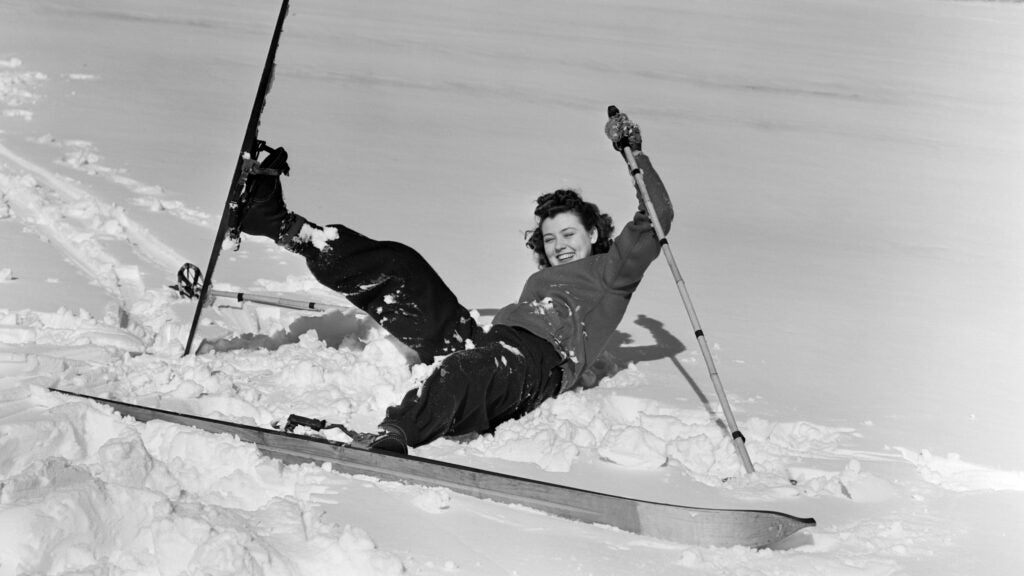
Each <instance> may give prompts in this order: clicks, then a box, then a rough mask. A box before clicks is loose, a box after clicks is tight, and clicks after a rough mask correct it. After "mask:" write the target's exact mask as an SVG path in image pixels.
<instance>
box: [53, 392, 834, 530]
mask: <svg viewBox="0 0 1024 576" xmlns="http://www.w3.org/2000/svg"><path fill="white" fill-rule="evenodd" d="M53 391H55V392H60V393H62V394H67V395H70V396H77V397H80V398H86V399H89V400H92V401H95V402H98V403H100V404H105V405H107V406H110V407H112V408H113V409H114V410H115V411H117V412H119V413H120V414H122V415H124V416H131V417H132V418H134V419H136V420H138V421H140V422H148V421H150V420H164V421H168V422H173V423H175V424H181V425H184V426H192V427H194V428H198V429H200V430H205V431H207V432H213V433H224V434H231V435H233V436H235V437H237V438H239V439H240V440H243V441H246V442H252V443H253V444H256V446H257V447H259V449H260V451H261V452H263V453H264V454H265V455H267V456H270V457H272V458H276V459H278V460H281V461H282V462H285V463H287V464H298V463H306V462H315V463H325V462H326V463H330V464H331V466H332V468H333V469H334V470H336V471H338V472H342V473H345V474H362V475H367V476H373V477H376V478H380V479H382V480H387V481H396V482H402V483H406V484H417V485H423V486H437V487H442V488H447V489H450V490H452V491H453V492H457V493H460V494H466V495H469V496H472V497H475V498H481V499H486V500H493V501H496V502H502V503H507V504H519V505H522V506H527V507H530V508H533V509H536V510H540V511H543V512H546V513H548V514H553V515H555V516H560V517H563V518H568V519H571V520H577V521H580V522H587V523H592V524H606V525H609V526H615V527H617V528H620V529H622V530H626V531H629V532H633V533H636V534H643V535H645V536H652V537H655V538H661V539H665V540H670V541H673V542H678V543H682V544H694V545H704V546H737V545H738V546H749V547H753V548H765V547H768V546H771V545H773V544H775V543H777V542H779V541H780V540H782V539H784V538H786V537H787V536H790V535H791V534H793V533H795V532H797V531H798V530H801V529H803V528H809V527H811V526H814V525H815V522H814V519H813V518H797V517H795V516H790V515H788V514H783V513H780V512H771V511H766V510H726V509H715V508H694V507H689V506H678V505H673V504H663V503H657V502H646V501H643V500H634V499H631V498H625V497H622V496H614V495H610V494H602V493H599V492H591V491H588V490H581V489H578V488H571V487H568V486H562V485H559V484H551V483H548V482H540V481H537V480H530V479H526V478H519V477H516V476H510V475H507V474H500V473H496V472H488V471H485V470H479V469H476V468H470V467H467V466H460V465H457V464H449V463H446V462H440V461H436V460H429V459H426V458H418V457H416V456H400V455H394V454H389V453H384V452H374V451H369V450H362V449H359V448H353V447H350V446H347V445H345V444H343V443H340V442H334V441H331V440H327V439H323V438H316V437H310V436H303V435H298V434H290V433H286V432H281V431H278V430H271V429H267V428H258V427H255V426H248V425H244V424H236V423H232V422H225V421H222V420H214V419H210V418H203V417H201V416H192V415H189V414H181V413H177V412H170V411H167V410H160V409H157V408H148V407H145V406H139V405H136V404H128V403H125V402H120V401H117V400H108V399H105V398H98V397H95V396H89V395H85V394H79V393H76V392H70V391H66V390H60V389H56V388H54V389H53Z"/></svg>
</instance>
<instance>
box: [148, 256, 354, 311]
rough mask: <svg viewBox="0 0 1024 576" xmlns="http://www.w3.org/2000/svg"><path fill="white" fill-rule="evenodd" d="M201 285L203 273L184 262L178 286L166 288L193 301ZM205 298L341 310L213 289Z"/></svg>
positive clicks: (295, 308)
mask: <svg viewBox="0 0 1024 576" xmlns="http://www.w3.org/2000/svg"><path fill="white" fill-rule="evenodd" d="M202 283H203V273H202V271H200V270H199V267H198V266H196V265H195V264H192V263H191V262H186V263H185V264H182V266H181V268H180V269H178V284H177V285H174V286H168V288H170V289H172V290H176V291H177V292H178V295H179V296H181V297H182V298H188V299H190V300H193V299H196V298H199V297H200V294H201V291H200V290H199V286H200V285H202ZM207 296H208V297H209V296H213V297H217V298H231V299H233V300H236V301H238V302H252V303H254V304H266V305H268V306H277V307H278V308H289V309H292V310H315V311H317V312H326V311H328V310H334V309H338V308H341V306H335V305H332V304H323V303H320V302H311V301H308V300H296V299H294V298H281V297H278V296H268V295H265V294H247V293H245V292H227V291H224V290H213V289H208V290H207Z"/></svg>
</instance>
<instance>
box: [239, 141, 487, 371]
mask: <svg viewBox="0 0 1024 576" xmlns="http://www.w3.org/2000/svg"><path fill="white" fill-rule="evenodd" d="M287 158H288V154H287V152H285V151H284V149H283V148H278V149H276V150H274V151H272V152H271V153H270V155H268V156H267V158H266V159H264V160H263V162H262V163H261V165H260V168H261V170H262V171H261V172H256V173H254V174H252V175H251V176H250V177H249V180H250V188H249V191H248V200H247V202H246V208H245V211H244V214H243V215H242V219H241V224H240V227H241V230H242V232H245V233H246V234H253V235H258V236H266V237H268V238H271V239H273V240H274V241H276V242H277V243H278V244H280V245H282V246H284V247H285V248H287V249H289V250H291V251H292V252H295V253H297V254H300V255H302V256H303V257H305V258H306V263H307V265H308V266H309V269H310V271H311V272H312V273H313V275H314V276H315V277H316V279H317V280H319V281H320V282H321V283H322V284H324V285H325V286H327V287H329V288H331V289H333V290H336V291H338V292H340V293H342V294H344V295H345V296H346V297H347V298H348V299H349V300H350V301H351V302H352V303H353V304H354V305H356V306H357V307H359V308H360V309H361V310H363V311H364V312H366V313H367V314H369V315H370V317H372V318H373V319H374V320H376V321H377V322H378V323H379V324H380V325H381V326H383V327H384V328H385V329H386V330H387V331H388V332H390V333H391V334H392V335H393V336H394V337H395V338H397V339H398V340H400V341H401V342H402V343H403V344H405V345H407V346H409V347H410V348H412V349H413V350H415V351H416V353H417V354H419V356H420V359H421V360H422V361H424V362H432V361H433V360H434V357H435V356H439V355H444V354H449V353H451V352H453V351H455V350H461V349H463V348H465V347H466V341H467V340H468V339H471V338H473V336H474V334H475V333H476V332H477V330H478V329H477V325H476V322H475V321H474V320H473V318H472V317H471V316H470V315H469V312H468V311H467V310H466V309H465V308H464V307H463V306H462V305H461V304H459V301H458V299H457V298H456V297H455V295H454V294H453V293H452V291H451V290H450V289H449V288H448V286H447V285H446V284H445V283H444V281H443V280H441V278H440V276H438V275H437V272H435V271H434V269H433V268H432V267H431V266H430V264H428V263H427V262H426V260H424V259H423V257H422V256H421V255H420V254H419V253H418V252H416V251H415V250H413V249H412V248H410V247H408V246H406V245H404V244H399V243H397V242H382V241H377V240H372V239H370V238H367V237H366V236H363V235H362V234H359V233H358V232H355V231H354V230H351V229H349V228H346V227H345V226H340V225H336V226H328V227H325V228H324V227H320V226H318V225H316V224H314V223H312V222H308V221H306V220H305V219H304V218H303V217H301V216H299V215H297V214H294V213H291V212H289V211H288V209H287V208H286V206H285V203H284V196H283V193H282V189H281V181H280V174H281V173H284V174H287V173H288V163H287Z"/></svg>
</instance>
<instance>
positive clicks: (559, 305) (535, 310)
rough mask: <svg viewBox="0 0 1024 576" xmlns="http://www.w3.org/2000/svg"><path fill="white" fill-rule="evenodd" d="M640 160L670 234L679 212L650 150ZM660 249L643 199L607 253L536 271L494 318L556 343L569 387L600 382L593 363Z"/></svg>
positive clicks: (563, 383)
mask: <svg viewBox="0 0 1024 576" xmlns="http://www.w3.org/2000/svg"><path fill="white" fill-rule="evenodd" d="M636 160H637V165H638V166H639V167H640V170H641V171H642V173H643V180H644V184H645V185H646V187H647V191H648V193H649V194H650V196H651V201H652V202H653V204H654V210H655V212H656V213H657V215H658V221H659V222H660V223H661V226H662V228H663V229H664V230H665V233H668V230H669V227H670V226H671V225H672V217H673V215H674V212H673V209H672V202H671V200H670V199H669V197H668V193H667V192H666V191H665V186H664V185H663V184H662V182H661V178H659V177H658V173H657V172H655V171H654V167H653V166H652V165H651V162H650V160H649V159H648V158H647V156H646V155H644V154H637V155H636ZM637 198H638V199H639V198H640V193H639V191H637ZM660 250H661V245H660V243H659V242H658V239H657V237H656V234H655V233H654V226H653V225H652V224H651V220H650V219H649V218H648V217H647V213H646V210H645V209H644V205H643V201H642V200H641V201H640V208H639V210H638V211H637V213H636V214H635V215H634V216H633V220H632V221H631V222H629V223H628V224H626V225H625V226H624V227H623V229H622V232H620V233H619V235H618V236H617V237H616V238H615V241H614V242H613V243H612V247H611V249H610V250H609V251H608V252H607V253H605V254H596V255H593V256H590V257H588V258H584V259H582V260H577V261H575V262H570V263H568V264H562V265H560V266H551V267H549V268H543V269H541V270H540V271H538V272H536V273H534V274H533V275H531V276H530V277H529V278H528V279H527V280H526V286H524V287H523V292H522V295H520V297H519V301H518V302H517V303H515V304H510V305H508V306H506V307H504V308H502V309H501V310H499V311H498V313H497V314H496V315H495V317H494V320H493V322H492V323H493V324H501V325H506V326H516V327H519V328H523V329H525V330H528V331H529V332H531V333H533V334H536V335H537V336H539V337H541V338H544V339H545V340H547V341H548V342H550V343H551V344H552V345H554V347H555V349H556V350H557V351H558V353H559V354H561V356H562V358H563V359H564V363H563V365H562V374H563V380H562V388H561V390H562V391H563V392H564V391H566V390H569V389H572V388H577V387H584V388H590V387H593V386H596V385H597V376H596V375H595V374H594V372H593V371H592V370H591V368H592V367H593V365H594V363H595V362H597V360H598V357H599V356H600V354H601V352H603V351H604V349H605V346H607V345H608V340H609V339H610V338H611V336H612V334H613V333H614V332H615V329H616V328H617V327H618V325H619V322H621V321H622V317H623V316H624V315H625V313H626V306H627V305H628V304H629V300H630V298H631V297H632V295H633V292H635V291H636V288H637V286H638V285H639V284H640V280H641V279H642V278H643V275H644V272H645V271H646V270H647V267H648V266H650V264H651V262H653V261H654V260H655V259H656V258H657V257H658V253H659V252H660Z"/></svg>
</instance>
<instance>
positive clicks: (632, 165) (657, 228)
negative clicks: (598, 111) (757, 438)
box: [608, 106, 754, 473]
mask: <svg viewBox="0 0 1024 576" xmlns="http://www.w3.org/2000/svg"><path fill="white" fill-rule="evenodd" d="M620 114H622V113H621V112H619V109H618V108H616V107H615V106H609V107H608V117H609V118H614V117H615V116H618V115H620ZM623 116H625V115H624V114H623ZM622 157H623V158H625V160H626V164H627V165H628V166H629V173H630V175H632V177H633V182H634V184H635V185H636V189H637V191H638V192H639V193H640V198H641V199H642V200H643V203H644V208H645V209H646V210H647V216H648V218H650V219H651V225H652V226H654V233H655V234H656V235H657V237H658V241H659V242H660V243H661V252H662V253H663V254H664V255H665V261H667V262H668V267H669V268H670V269H671V270H672V277H673V278H675V281H676V288H678V289H679V296H680V297H681V298H682V299H683V306H684V307H685V308H686V314H687V315H688V316H689V317H690V325H691V326H693V332H694V334H695V335H696V336H697V344H699V345H700V351H701V353H702V354H703V355H704V362H705V364H707V367H708V373H709V374H711V383H712V384H714V386H715V393H716V394H717V395H718V401H719V403H720V404H721V405H722V412H723V413H724V414H725V421H726V422H727V423H728V425H729V432H731V433H732V442H733V445H734V446H735V447H736V451H737V452H738V453H739V456H740V460H742V461H743V467H744V468H746V470H747V472H748V473H753V472H754V464H753V463H752V462H751V461H750V455H749V454H747V444H746V442H747V439H746V438H745V437H744V436H743V433H742V432H740V430H739V427H738V426H736V418H735V417H734V416H733V414H732V408H730V407H729V400H728V398H726V396H725V388H724V387H723V386H722V379H721V378H719V376H718V369H717V368H715V361H714V359H713V358H712V357H711V349H710V348H708V342H707V339H706V338H705V337H704V330H702V329H701V327H700V321H699V320H698V319H697V310H696V309H695V308H694V307H693V301H692V300H690V294H689V293H688V292H687V291H686V284H685V283H684V282H683V276H682V274H680V273H679V266H678V265H676V259H675V257H674V256H673V255H672V248H671V247H670V246H669V244H668V239H667V238H666V237H665V230H664V228H662V227H661V222H659V221H658V214H657V213H656V212H655V211H654V203H653V202H652V201H651V195H650V194H649V193H648V192H647V186H645V185H644V180H643V175H642V172H641V171H640V167H639V166H637V163H636V158H635V157H634V156H633V150H632V149H631V148H630V147H629V146H625V147H623V149H622Z"/></svg>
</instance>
